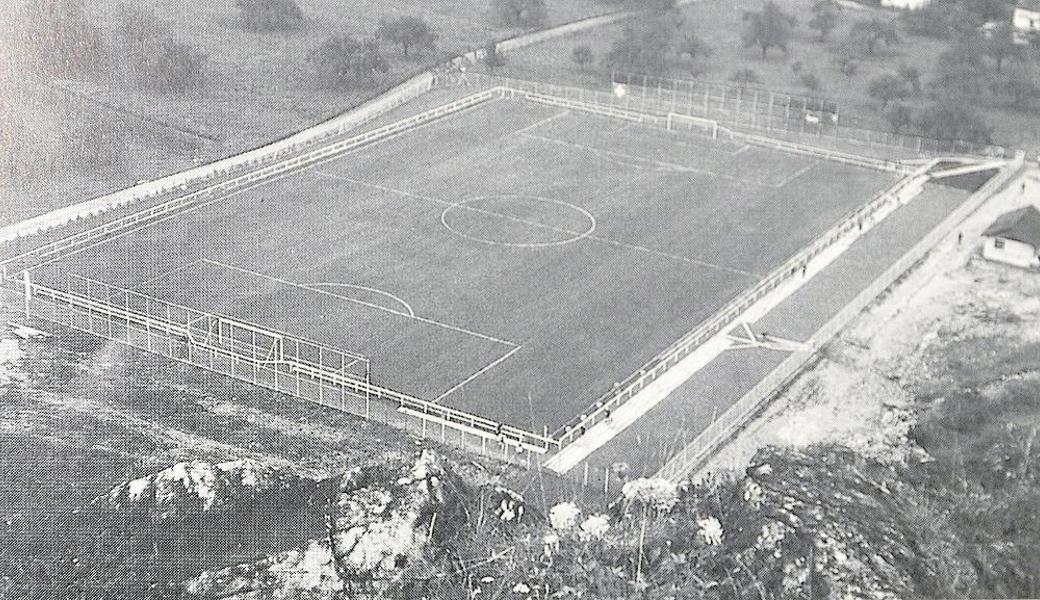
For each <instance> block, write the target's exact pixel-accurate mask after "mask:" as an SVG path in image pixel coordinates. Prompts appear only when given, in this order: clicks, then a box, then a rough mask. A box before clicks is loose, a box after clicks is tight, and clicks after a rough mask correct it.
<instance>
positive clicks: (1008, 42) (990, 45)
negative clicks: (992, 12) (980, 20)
mask: <svg viewBox="0 0 1040 600" xmlns="http://www.w3.org/2000/svg"><path fill="white" fill-rule="evenodd" d="M982 50H983V52H985V53H986V56H989V57H990V58H992V59H993V61H994V62H995V63H996V64H997V73H1000V72H1001V71H1002V70H1003V67H1004V61H1006V60H1010V59H1017V58H1021V57H1022V55H1023V52H1022V46H1019V45H1018V44H1017V43H1015V32H1014V30H1013V29H1012V27H1011V25H1010V24H1009V23H1001V24H1000V25H998V26H997V27H995V28H994V29H993V30H992V31H990V32H988V33H987V34H986V35H985V36H984V39H983V43H982Z"/></svg>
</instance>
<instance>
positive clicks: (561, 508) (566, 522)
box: [549, 502, 581, 531]
mask: <svg viewBox="0 0 1040 600" xmlns="http://www.w3.org/2000/svg"><path fill="white" fill-rule="evenodd" d="M580 514H581V509H580V508H578V505H577V504H575V503H573V502H561V503H560V504H557V505H556V506H554V507H552V508H551V509H549V523H550V524H552V528H553V529H555V530H557V531H568V530H570V529H574V527H575V526H576V525H577V524H578V515H580Z"/></svg>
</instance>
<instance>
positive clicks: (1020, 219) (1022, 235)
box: [982, 205, 1040, 248]
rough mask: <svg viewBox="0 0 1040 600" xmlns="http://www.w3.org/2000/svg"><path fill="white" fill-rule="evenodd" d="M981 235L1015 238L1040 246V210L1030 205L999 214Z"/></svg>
mask: <svg viewBox="0 0 1040 600" xmlns="http://www.w3.org/2000/svg"><path fill="white" fill-rule="evenodd" d="M982 235H984V236H986V237H1000V238H1005V239H1008V240H1015V241H1016V242H1022V243H1024V244H1029V245H1030V246H1032V247H1034V248H1040V210H1037V209H1036V207H1035V206H1032V205H1030V206H1025V207H1022V208H1020V209H1018V210H1013V211H1011V212H1009V213H1005V214H1003V215H1000V217H998V218H997V220H996V221H993V224H992V225H990V226H989V227H988V228H986V231H984V232H983V233H982Z"/></svg>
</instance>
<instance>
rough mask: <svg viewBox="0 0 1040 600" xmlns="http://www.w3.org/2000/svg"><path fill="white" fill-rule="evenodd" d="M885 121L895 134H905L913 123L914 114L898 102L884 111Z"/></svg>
mask: <svg viewBox="0 0 1040 600" xmlns="http://www.w3.org/2000/svg"><path fill="white" fill-rule="evenodd" d="M885 120H886V121H888V124H889V125H890V126H891V127H892V131H894V132H896V133H905V132H906V131H907V129H909V128H910V126H911V125H913V123H914V113H913V111H911V110H910V108H909V107H908V106H907V105H905V104H902V103H900V102H896V103H894V104H892V105H891V106H889V107H888V110H887V111H885Z"/></svg>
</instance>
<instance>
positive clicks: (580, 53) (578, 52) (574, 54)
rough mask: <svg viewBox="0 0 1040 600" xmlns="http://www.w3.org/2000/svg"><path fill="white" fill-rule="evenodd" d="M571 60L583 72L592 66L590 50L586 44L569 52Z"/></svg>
mask: <svg viewBox="0 0 1040 600" xmlns="http://www.w3.org/2000/svg"><path fill="white" fill-rule="evenodd" d="M571 60H572V61H574V64H576V65H578V68H579V69H581V71H582V72H584V71H585V67H587V66H588V65H590V64H592V48H590V47H589V46H588V45H587V44H582V45H580V46H575V47H574V50H572V51H571Z"/></svg>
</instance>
